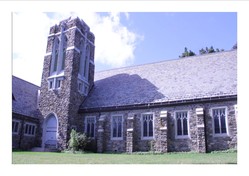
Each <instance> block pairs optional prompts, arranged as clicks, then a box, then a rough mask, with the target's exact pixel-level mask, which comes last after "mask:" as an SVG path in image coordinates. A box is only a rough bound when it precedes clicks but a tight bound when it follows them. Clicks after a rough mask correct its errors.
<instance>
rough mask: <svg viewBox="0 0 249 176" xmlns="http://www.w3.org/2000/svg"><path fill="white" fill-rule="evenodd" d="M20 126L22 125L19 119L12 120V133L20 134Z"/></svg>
mask: <svg viewBox="0 0 249 176" xmlns="http://www.w3.org/2000/svg"><path fill="white" fill-rule="evenodd" d="M19 126H20V122H19V121H12V134H18V132H19Z"/></svg>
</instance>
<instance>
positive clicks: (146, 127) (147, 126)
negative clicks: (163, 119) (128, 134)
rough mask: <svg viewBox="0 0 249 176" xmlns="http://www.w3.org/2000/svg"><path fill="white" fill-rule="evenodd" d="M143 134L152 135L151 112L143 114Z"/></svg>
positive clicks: (144, 135)
mask: <svg viewBox="0 0 249 176" xmlns="http://www.w3.org/2000/svg"><path fill="white" fill-rule="evenodd" d="M142 121H143V123H142V124H143V136H142V137H144V138H148V137H149V138H150V137H153V114H143V115H142Z"/></svg>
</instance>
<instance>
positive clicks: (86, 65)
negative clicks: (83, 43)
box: [84, 46, 89, 78]
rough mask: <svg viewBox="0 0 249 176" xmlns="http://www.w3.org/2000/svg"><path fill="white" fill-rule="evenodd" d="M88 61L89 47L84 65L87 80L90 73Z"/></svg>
mask: <svg viewBox="0 0 249 176" xmlns="http://www.w3.org/2000/svg"><path fill="white" fill-rule="evenodd" d="M88 59H89V46H87V47H86V53H85V63H84V77H85V78H87V77H88V76H87V73H88Z"/></svg>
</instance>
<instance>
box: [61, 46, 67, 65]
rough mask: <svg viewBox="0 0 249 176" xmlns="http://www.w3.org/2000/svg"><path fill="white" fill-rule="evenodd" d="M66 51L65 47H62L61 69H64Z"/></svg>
mask: <svg viewBox="0 0 249 176" xmlns="http://www.w3.org/2000/svg"><path fill="white" fill-rule="evenodd" d="M66 51H67V49H66V48H63V57H62V63H61V64H62V65H61V70H64V68H65V60H66Z"/></svg>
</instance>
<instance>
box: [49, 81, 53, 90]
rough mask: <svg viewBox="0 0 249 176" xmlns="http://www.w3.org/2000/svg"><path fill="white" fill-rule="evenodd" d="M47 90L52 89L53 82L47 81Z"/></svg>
mask: <svg viewBox="0 0 249 176" xmlns="http://www.w3.org/2000/svg"><path fill="white" fill-rule="evenodd" d="M49 89H53V81H49Z"/></svg>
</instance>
